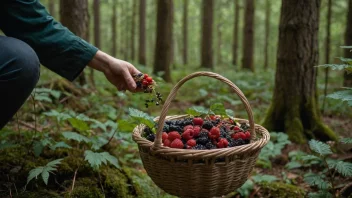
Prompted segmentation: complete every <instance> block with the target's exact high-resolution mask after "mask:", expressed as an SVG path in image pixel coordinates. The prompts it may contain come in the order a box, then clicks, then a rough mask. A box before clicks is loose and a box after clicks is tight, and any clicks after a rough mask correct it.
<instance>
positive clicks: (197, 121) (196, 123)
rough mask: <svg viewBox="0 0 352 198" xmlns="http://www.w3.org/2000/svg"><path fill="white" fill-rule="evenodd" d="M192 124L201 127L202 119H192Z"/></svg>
mask: <svg viewBox="0 0 352 198" xmlns="http://www.w3.org/2000/svg"><path fill="white" fill-rule="evenodd" d="M193 124H194V125H200V126H201V125H203V119H202V118H193Z"/></svg>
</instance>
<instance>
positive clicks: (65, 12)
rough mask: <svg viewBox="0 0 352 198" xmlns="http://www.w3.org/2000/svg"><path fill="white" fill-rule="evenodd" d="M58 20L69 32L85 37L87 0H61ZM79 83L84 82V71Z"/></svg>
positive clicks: (86, 31) (86, 29)
mask: <svg viewBox="0 0 352 198" xmlns="http://www.w3.org/2000/svg"><path fill="white" fill-rule="evenodd" d="M60 20H61V23H62V24H63V25H64V26H66V27H67V28H68V29H69V30H70V31H71V32H73V33H74V34H76V35H77V36H79V37H81V38H83V39H87V33H88V1H87V0H61V1H60ZM79 82H80V84H81V85H84V84H86V78H85V75H84V72H82V73H81V74H80V76H79Z"/></svg>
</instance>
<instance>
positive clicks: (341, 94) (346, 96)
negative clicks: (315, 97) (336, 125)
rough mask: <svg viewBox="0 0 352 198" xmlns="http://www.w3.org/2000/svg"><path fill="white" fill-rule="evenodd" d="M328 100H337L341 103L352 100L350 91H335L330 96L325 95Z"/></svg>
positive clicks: (351, 91)
mask: <svg viewBox="0 0 352 198" xmlns="http://www.w3.org/2000/svg"><path fill="white" fill-rule="evenodd" d="M327 97H328V98H332V99H338V100H342V101H351V100H352V90H343V91H337V92H334V93H332V94H329V95H327Z"/></svg>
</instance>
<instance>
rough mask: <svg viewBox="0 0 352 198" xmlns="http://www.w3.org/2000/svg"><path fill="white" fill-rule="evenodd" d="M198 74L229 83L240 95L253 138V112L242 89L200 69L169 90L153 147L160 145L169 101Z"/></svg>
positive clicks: (219, 76) (223, 78)
mask: <svg viewBox="0 0 352 198" xmlns="http://www.w3.org/2000/svg"><path fill="white" fill-rule="evenodd" d="M198 76H207V77H211V78H215V79H217V80H220V81H221V82H224V83H226V84H227V85H229V86H230V87H231V88H232V90H233V91H235V93H236V94H237V95H238V96H239V97H240V99H241V101H242V103H243V104H244V106H245V107H246V111H247V114H248V120H249V125H250V130H249V131H250V133H251V138H252V139H254V138H255V136H256V134H255V130H254V120H253V113H252V109H251V107H250V105H249V102H248V100H247V98H246V97H245V96H244V94H243V93H242V91H241V90H240V89H239V88H238V87H237V86H236V85H235V84H234V83H232V82H231V81H230V80H229V79H227V78H225V77H223V76H221V75H219V74H216V73H213V72H206V71H201V72H195V73H192V74H190V75H188V76H186V77H184V78H183V79H181V80H180V81H179V82H178V83H177V84H176V85H175V86H174V87H173V89H172V90H171V92H170V94H169V96H168V97H167V98H166V101H165V103H164V105H163V108H162V110H161V114H160V117H159V121H158V130H157V132H156V138H155V141H154V145H153V148H152V149H154V148H158V147H160V146H161V136H162V132H163V128H164V122H165V118H166V114H167V112H168V110H169V107H170V103H171V101H172V100H173V99H174V98H175V96H176V93H177V91H178V90H179V89H180V87H181V86H182V85H183V84H184V83H185V82H187V81H188V80H190V79H192V78H195V77H198Z"/></svg>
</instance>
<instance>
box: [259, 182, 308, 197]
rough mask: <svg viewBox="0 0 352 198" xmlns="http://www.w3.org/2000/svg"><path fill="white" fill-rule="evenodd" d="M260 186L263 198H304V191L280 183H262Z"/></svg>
mask: <svg viewBox="0 0 352 198" xmlns="http://www.w3.org/2000/svg"><path fill="white" fill-rule="evenodd" d="M259 185H260V186H261V191H262V195H263V196H264V197H275V198H276V197H304V195H305V191H304V190H303V189H301V188H299V187H297V186H294V185H291V184H286V183H281V182H270V183H268V182H264V183H261V184H259Z"/></svg>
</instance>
